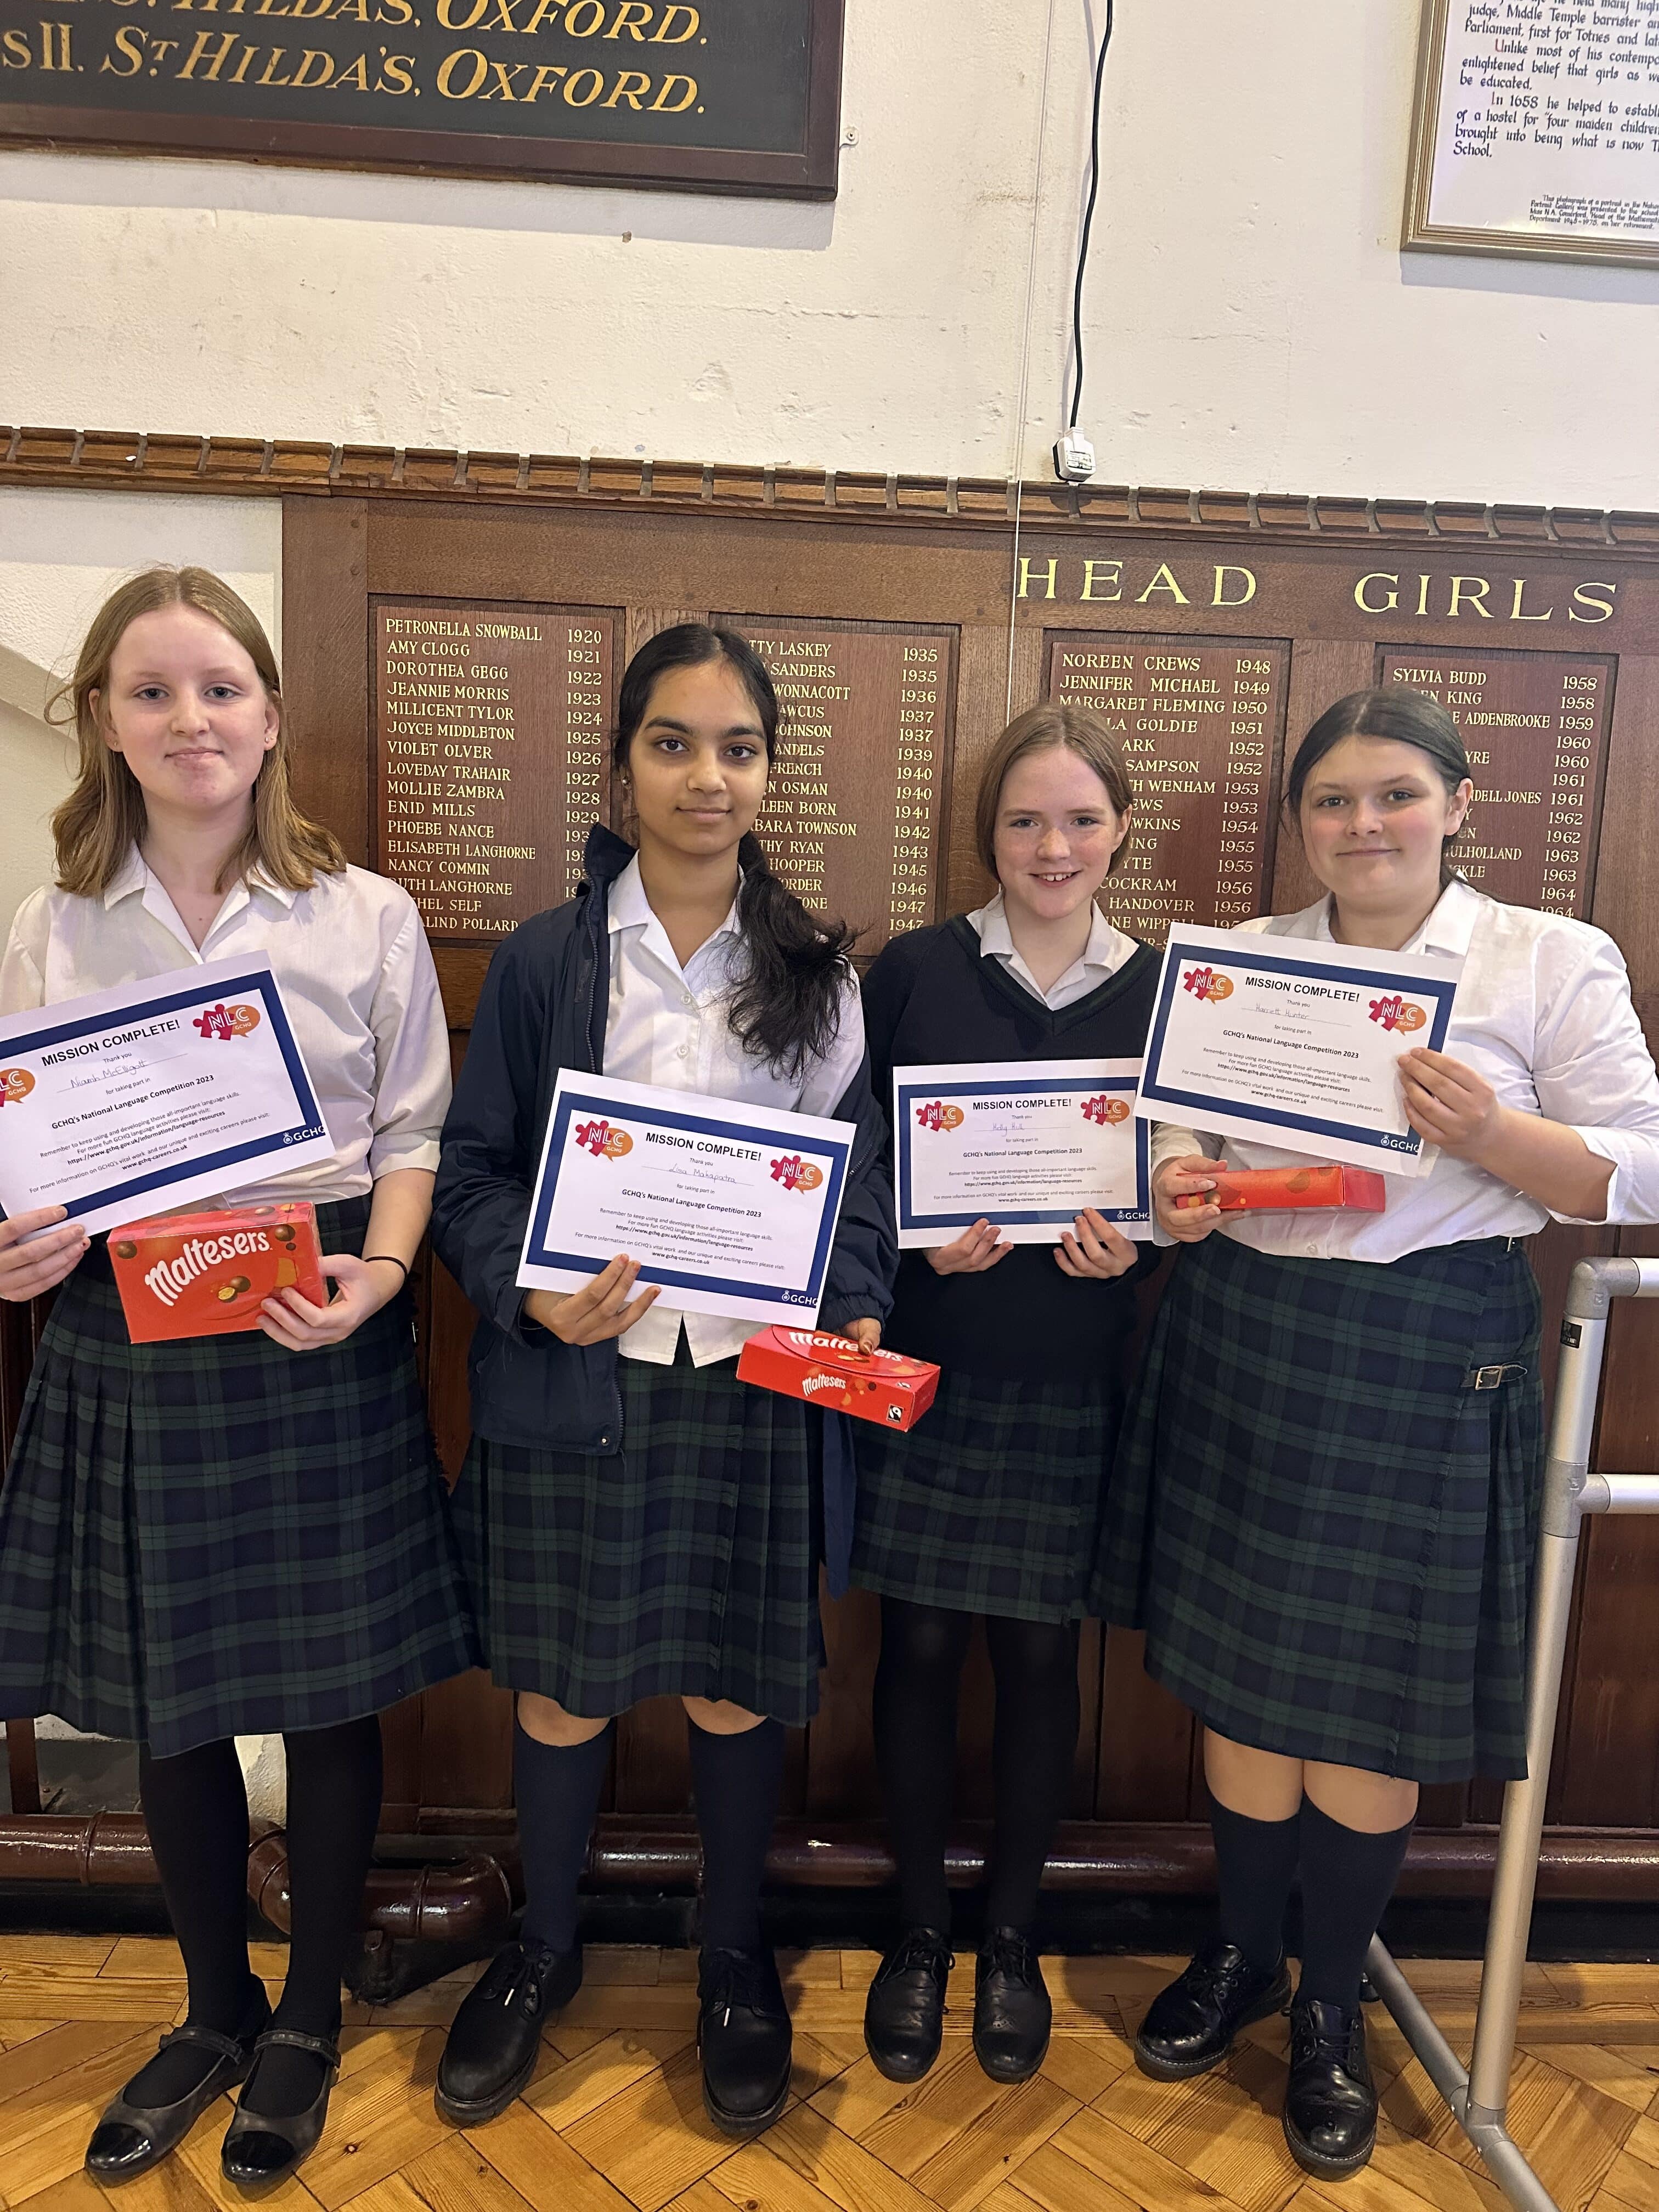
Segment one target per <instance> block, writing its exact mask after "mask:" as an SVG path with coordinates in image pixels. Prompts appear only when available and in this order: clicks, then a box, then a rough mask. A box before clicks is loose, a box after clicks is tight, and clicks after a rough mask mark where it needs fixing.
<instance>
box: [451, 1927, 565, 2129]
mask: <svg viewBox="0 0 1659 2212" xmlns="http://www.w3.org/2000/svg"><path fill="white" fill-rule="evenodd" d="M581 1982H582V1947H581V1945H580V1943H574V1944H573V1945H572V1946H571V1948H569V1950H568V1951H554V1950H550V1948H548V1946H547V1945H546V1944H545V1943H538V1942H535V1941H534V1939H533V1938H532V1941H531V1942H528V1943H520V1942H513V1943H503V1944H502V1946H501V1949H500V1950H499V1951H497V1952H496V1954H495V1957H494V1958H493V1959H492V1960H490V1962H489V1966H487V1967H486V1968H485V1970H484V1972H483V1974H482V1975H481V1976H480V1977H479V1978H478V1980H477V1981H476V1982H475V1983H474V1984H473V1985H472V1987H471V1989H470V1990H468V1991H467V1993H466V1995H465V1996H464V1997H463V1998H462V2000H461V2002H460V2008H459V2010H458V2011H457V2013H456V2015H455V2017H454V2019H453V2021H451V2023H450V2028H449V2039H448V2041H447V2043H446V2044H445V2045H444V2055H443V2057H441V2059H440V2060H439V2061H438V2086H437V2090H436V2093H435V2101H436V2103H437V2106H438V2110H439V2111H440V2112H441V2113H442V2114H443V2116H444V2118H445V2119H447V2120H453V2121H454V2123H455V2124H456V2126H457V2127H464V2128H465V2127H472V2126H475V2125H476V2124H477V2122H479V2121H480V2120H493V2119H494V2118H495V2115H496V2113H497V2112H505V2111H506V2110H507V2106H509V2105H510V2104H511V2103H512V2102H513V2099H514V2098H515V2097H516V2096H517V2095H518V2093H519V2092H520V2089H522V2088H523V2087H524V2085H525V2083H526V2081H528V2080H529V2079H530V2077H531V2075H532V2074H533V2073H534V2072H535V2070H536V2057H537V2054H538V2051H540V2049H541V2047H542V2022H543V2021H544V2018H545V2017H546V2015H548V2014H549V2013H550V2012H556V2011H557V2010H558V2008H559V2007H560V2006H561V2005H563V2004H568V2003H569V2002H570V2000H571V1998H572V1997H574V1996H575V1994H576V1992H577V1990H579V1989H580V1987H581Z"/></svg>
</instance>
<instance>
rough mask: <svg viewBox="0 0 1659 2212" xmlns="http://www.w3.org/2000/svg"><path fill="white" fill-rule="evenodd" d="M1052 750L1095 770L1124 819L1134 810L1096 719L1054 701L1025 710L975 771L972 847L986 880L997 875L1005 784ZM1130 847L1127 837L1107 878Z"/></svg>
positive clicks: (1110, 741) (1119, 759) (1109, 739)
mask: <svg viewBox="0 0 1659 2212" xmlns="http://www.w3.org/2000/svg"><path fill="white" fill-rule="evenodd" d="M1056 745H1064V746H1065V747H1066V750H1068V751H1070V752H1074V753H1075V754H1076V755H1077V757H1078V758H1079V760H1080V761H1083V762H1085V763H1086V764H1087V765H1088V766H1089V767H1090V768H1091V769H1093V770H1094V772H1095V774H1096V775H1097V776H1098V777H1099V778H1100V781H1101V782H1102V783H1103V785H1104V786H1105V790H1106V796H1107V798H1108V799H1109V800H1110V801H1111V803H1112V809H1113V811H1114V812H1115V813H1116V814H1119V815H1124V814H1127V813H1128V812H1129V811H1130V809H1131V808H1132V807H1133V805H1134V799H1135V794H1134V787H1133V784H1131V782H1130V781H1129V771H1128V769H1127V768H1126V767H1125V766H1124V764H1123V756H1122V754H1121V752H1120V751H1119V750H1118V749H1117V743H1116V740H1115V738H1113V736H1112V733H1111V732H1110V731H1109V729H1108V728H1107V726H1106V725H1105V723H1104V721H1103V720H1102V719H1101V717H1100V716H1099V715H1098V714H1091V713H1090V711H1089V709H1088V708H1086V707H1063V706H1057V705H1055V704H1054V703H1053V702H1050V703H1049V704H1048V705H1047V706H1043V707H1030V708H1027V709H1026V711H1025V713H1024V714H1016V715H1015V717H1014V719H1013V720H1012V722H1010V723H1009V725H1008V726H1007V728H1006V730H1005V731H1004V732H1003V733H1002V735H1001V736H1000V738H998V739H997V741H996V743H995V744H994V745H993V746H992V748H991V750H990V751H989V752H988V753H987V755H986V757H985V765H984V766H983V767H982V768H981V770H980V772H979V791H978V793H977V795H976V796H975V800H974V842H975V844H976V845H977V846H978V848H979V857H980V859H981V860H982V861H983V862H984V863H985V869H986V872H987V875H991V876H994V875H995V874H996V872H997V855H996V842H997V810H998V808H999V807H1000V805H1001V804H1002V787H1003V785H1004V784H1005V783H1006V781H1008V772H1009V770H1010V769H1012V767H1013V765H1014V763H1015V762H1016V761H1023V760H1024V759H1025V758H1026V757H1027V755H1028V754H1030V753H1046V752H1048V751H1051V750H1053V749H1054V746H1056ZM1129 844H1130V840H1129V839H1128V838H1127V837H1126V838H1125V839H1124V840H1123V842H1122V843H1121V845H1120V846H1119V847H1118V848H1117V850H1116V852H1115V853H1114V854H1113V855H1112V866H1111V868H1108V870H1107V871H1106V872H1107V874H1108V875H1110V874H1111V872H1112V869H1113V868H1115V867H1116V866H1118V864H1119V863H1120V862H1121V860H1122V858H1123V856H1124V854H1126V853H1127V851H1128V849H1129Z"/></svg>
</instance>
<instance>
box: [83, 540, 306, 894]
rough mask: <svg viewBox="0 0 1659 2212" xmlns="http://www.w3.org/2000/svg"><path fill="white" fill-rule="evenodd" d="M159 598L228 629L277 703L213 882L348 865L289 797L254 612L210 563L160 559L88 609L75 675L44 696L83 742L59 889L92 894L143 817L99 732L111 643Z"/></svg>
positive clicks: (293, 876) (294, 876)
mask: <svg viewBox="0 0 1659 2212" xmlns="http://www.w3.org/2000/svg"><path fill="white" fill-rule="evenodd" d="M159 607H194V608H195V609H196V611H197V613H198V614H204V615H206V616H208V617H210V619H211V620H212V621H214V622H216V623H218V625H219V627H220V628H221V629H224V630H228V632H229V633H230V635H231V636H232V637H234V639H235V641H236V642H237V644H238V645H240V647H241V648H242V650H243V651H244V653H246V654H247V656H248V658H249V659H250V660H251V661H252V663H253V665H254V667H255V668H256V669H257V670H258V674H259V681H260V682H261V683H262V684H264V688H265V691H266V693H267V695H268V696H269V697H270V701H271V702H272V704H273V705H274V706H275V707H276V714H277V720H276V744H274V745H273V746H272V747H271V748H270V751H269V752H268V753H267V754H266V755H265V757H264V760H263V761H262V762H261V763H260V766H259V774H258V778H257V779H256V781H255V782H254V786H253V818H252V822H251V823H249V825H248V832H247V835H246V837H244V838H243V840H242V842H241V843H240V845H239V846H238V847H237V848H236V850H235V851H234V853H233V854H231V856H230V858H229V859H228V860H227V861H226V862H225V865H224V866H223V867H222V869H221V870H220V872H219V878H218V881H217V883H216V884H215V886H214V888H215V889H216V890H225V889H226V888H227V886H228V885H229V884H232V883H234V881H235V879H236V878H237V877H238V876H246V874H247V873H248V872H249V871H250V870H251V869H253V868H256V867H257V868H258V869H259V870H260V871H261V872H262V873H264V875H266V876H268V877H269V878H270V880H271V882H272V883H275V884H281V885H282V887H283V890H291V891H303V890H310V888H311V886H312V884H313V882H314V881H315V880H316V878H317V875H318V873H319V872H321V873H322V874H324V875H329V876H334V875H338V874H339V873H340V872H341V871H342V869H343V868H344V866H345V865H346V857H345V854H344V852H343V850H342V848H341V846H340V843H339V840H338V839H337V837H336V836H334V833H333V832H332V830H331V829H325V828H324V827H323V825H322V824H321V823H318V822H313V821H310V820H309V819H308V818H307V817H306V816H305V815H303V814H301V811H300V810H299V808H298V807H297V806H296V805H295V803H294V793H293V790H292V787H291V786H290V783H289V741H288V727H287V724H286V722H285V721H284V720H283V713H282V704H283V690H282V678H280V677H279V676H278V674H277V672H276V654H275V653H272V651H271V649H270V639H269V638H268V637H267V636H266V635H265V633H264V628H263V626H262V625H261V623H260V621H259V618H258V616H257V615H256V614H255V613H254V611H253V610H252V607H250V606H249V605H247V603H246V600H244V599H240V598H239V597H238V596H237V594H236V593H235V592H233V591H232V590H231V588H230V586H229V585H228V584H227V583H226V582H225V581H224V580H223V579H222V577H219V576H216V575H215V574H213V573H212V571H211V570H210V569H208V568H146V569H144V570H143V572H142V573H141V574H138V575H137V576H130V577H129V578H128V579H127V580H126V582H125V584H119V585H118V586H116V588H115V589H114V591H112V592H111V593H110V595H109V597H108V598H107V599H106V600H105V602H104V604H103V605H102V606H101V607H100V608H99V610H98V611H97V613H96V614H95V615H94V617H93V618H92V622H91V624H90V625H89V627H88V630H87V635H86V638H85V640H84V641H83V643H82V647H81V653H80V658H79V659H78V660H77V661H76V665H75V673H74V675H73V676H72V677H71V678H70V680H69V682H68V683H67V684H61V685H60V686H59V687H58V690H56V691H55V692H54V693H53V694H52V697H51V699H50V700H49V701H48V702H47V706H46V719H47V720H48V721H50V722H52V723H55V724H58V725H59V726H68V725H69V724H70V723H71V722H73V724H74V726H75V731H76V736H77V738H79V740H80V745H81V765H80V772H79V774H78V775H77V776H76V781H75V787H74V789H73V790H72V791H71V792H70V795H69V797H68V798H67V799H65V800H64V803H63V805H61V806H60V807H58V811H56V813H54V814H53V816H52V836H53V838H54V840H55V841H56V843H57V848H58V888H59V890H66V891H76V892H78V893H79V894H80V896H82V898H95V897H97V896H99V895H100V893H102V892H104V891H106V890H108V889H109V887H110V885H111V884H112V883H113V882H114V880H115V878H116V877H117V876H118V874H119V873H120V872H121V870H122V868H123V867H124V866H125V863H126V858H127V854H128V853H129V852H130V851H131V848H132V847H133V846H134V845H137V844H142V843H143V836H144V829H145V826H146V823H147V819H148V817H147V816H146V813H145V811H144V794H143V787H141V785H140V784H139V782H138V780H137V777H136V776H135V775H133V773H132V770H131V769H130V768H129V767H128V766H127V764H126V762H125V760H124V759H123V758H122V757H121V755H120V754H119V753H118V752H115V751H113V750H112V749H111V747H110V746H109V745H108V744H106V742H105V735H104V732H105V727H106V720H107V715H108V701H109V671H110V662H111V660H112V659H113V657H114V653H115V648H116V647H117V646H118V644H119V643H120V641H121V637H122V635H123V633H124V632H125V629H126V628H127V625H128V624H129V623H132V622H135V621H137V617H139V616H140V615H148V614H154V613H155V611H156V610H157V608H159Z"/></svg>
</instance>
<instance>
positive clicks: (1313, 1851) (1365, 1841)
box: [1297, 1797, 1416, 2012]
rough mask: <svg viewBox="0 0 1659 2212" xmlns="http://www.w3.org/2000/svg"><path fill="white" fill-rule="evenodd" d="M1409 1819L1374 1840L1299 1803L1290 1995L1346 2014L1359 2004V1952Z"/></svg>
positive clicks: (1390, 1883)
mask: <svg viewBox="0 0 1659 2212" xmlns="http://www.w3.org/2000/svg"><path fill="white" fill-rule="evenodd" d="M1415 1825H1416V1823H1415V1821H1414V1820H1407V1823H1406V1825H1405V1826H1404V1827H1403V1828H1390V1829H1389V1830H1387V1831H1386V1832H1384V1833H1383V1834H1382V1835H1368V1834H1366V1833H1365V1832H1363V1831H1362V1830H1360V1829H1358V1828H1347V1827H1344V1826H1343V1825H1342V1823H1341V1821H1340V1820H1332V1818H1331V1816H1330V1814H1328V1813H1322V1812H1321V1811H1320V1809H1319V1808H1318V1806H1317V1805H1316V1804H1315V1803H1314V1802H1313V1800H1312V1798H1311V1797H1306V1798H1304V1800H1303V1802H1302V1980H1301V1984H1300V1985H1299V1987H1298V1990H1297V1995H1298V1996H1304V1997H1316V1998H1317V1999H1318V2000H1319V2002H1320V2003H1322V2004H1330V2005H1340V2006H1341V2007H1342V2008H1343V2010H1344V2011H1345V2012H1352V2010H1353V2008H1354V2007H1355V2006H1356V2005H1357V2004H1358V2002H1359V1982H1360V1977H1361V1975H1362V1974H1363V1973H1364V1971H1365V1954H1366V1952H1367V1951H1368V1950H1369V1949H1370V1942H1371V1938H1372V1936H1375V1935H1376V1929H1377V1923H1378V1922H1379V1921H1380V1920H1381V1919H1382V1917H1383V1910H1384V1908H1385V1907H1386V1905H1388V1902H1389V1899H1390V1898H1391V1897H1392V1896H1393V1895H1394V1892H1395V1883H1396V1882H1397V1881H1399V1879H1400V1869H1401V1867H1402V1866H1403V1865H1404V1864H1405V1863H1406V1846H1407V1844H1408V1843H1410V1841H1411V1834H1412V1830H1413V1827H1414V1826H1415Z"/></svg>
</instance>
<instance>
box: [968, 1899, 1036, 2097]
mask: <svg viewBox="0 0 1659 2212" xmlns="http://www.w3.org/2000/svg"><path fill="white" fill-rule="evenodd" d="M1053 2019H1054V2007H1053V2006H1052V2005H1051V2004H1050V2003H1049V2002H1048V1984H1047V1983H1046V1982H1044V1980H1043V1978H1042V1966H1040V1965H1039V1964H1038V1962H1037V1954H1036V1952H1035V1951H1034V1950H1033V1949H1032V1948H1031V1946H1030V1941H1029V1939H1028V1938H1027V1937H1026V1936H1023V1935H1022V1934H1021V1933H1020V1931H1019V1929H1018V1928H994V1929H991V1931H990V1933H989V1934H988V1935H987V1936H986V1938H985V1943H984V1947H983V1948H982V1949H981V1952H980V1954H979V1959H978V1961H977V1964H976V1966H975V1974H974V2056H975V2057H976V2058H977V2059H978V2061H979V2063H980V2064H981V2067H983V2069H985V2071H986V2072H987V2074H988V2075H990V2077H991V2079H992V2080H993V2081H1030V2078H1031V2076H1032V2075H1033V2074H1035V2073H1036V2070H1037V2068H1038V2067H1039V2066H1041V2065H1042V2061H1043V2059H1044V2057H1045V2056H1046V2055H1047V2053H1048V2029H1049V2025H1050V2023H1051V2022H1052V2021H1053Z"/></svg>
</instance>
